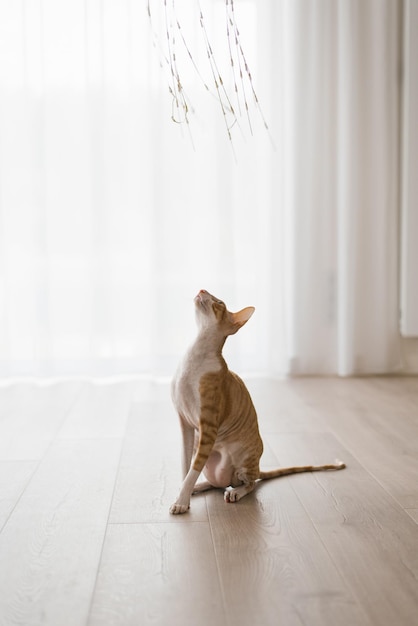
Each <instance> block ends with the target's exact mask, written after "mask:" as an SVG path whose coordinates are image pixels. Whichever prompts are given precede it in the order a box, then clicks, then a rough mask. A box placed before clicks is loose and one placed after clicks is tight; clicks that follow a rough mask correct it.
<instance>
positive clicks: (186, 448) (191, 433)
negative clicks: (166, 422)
mask: <svg viewBox="0 0 418 626" xmlns="http://www.w3.org/2000/svg"><path fill="white" fill-rule="evenodd" d="M180 426H181V434H182V443H183V450H182V470H183V479H184V478H186V476H187V473H188V471H189V469H190V466H191V464H192V458H193V449H194V441H195V429H194V428H193V427H192V426H189V425H188V424H187V423H186V422H185V420H184V418H183V417H182V416H181V415H180Z"/></svg>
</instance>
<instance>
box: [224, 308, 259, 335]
mask: <svg viewBox="0 0 418 626" xmlns="http://www.w3.org/2000/svg"><path fill="white" fill-rule="evenodd" d="M254 311H255V308H254V307H253V306H247V307H245V309H242V310H241V311H238V312H237V313H231V314H230V315H231V322H232V324H233V331H232V333H231V335H233V334H234V333H236V332H237V330H239V329H240V328H241V326H244V324H245V323H246V322H248V320H249V319H250V317H251V315H252V314H253V313H254Z"/></svg>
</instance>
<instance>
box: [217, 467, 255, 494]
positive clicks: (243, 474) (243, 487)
mask: <svg viewBox="0 0 418 626" xmlns="http://www.w3.org/2000/svg"><path fill="white" fill-rule="evenodd" d="M257 476H258V473H257V470H254V471H251V472H249V471H248V470H247V469H242V470H239V471H237V472H236V473H235V476H234V482H233V486H232V487H228V488H227V489H226V490H225V492H224V500H225V502H238V500H241V498H243V497H244V496H246V495H248V494H249V493H251V492H252V491H253V490H254V487H255V481H256V478H257Z"/></svg>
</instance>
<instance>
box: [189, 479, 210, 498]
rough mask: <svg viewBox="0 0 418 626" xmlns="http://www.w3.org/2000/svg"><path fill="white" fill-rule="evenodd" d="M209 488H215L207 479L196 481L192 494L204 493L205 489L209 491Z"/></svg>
mask: <svg viewBox="0 0 418 626" xmlns="http://www.w3.org/2000/svg"><path fill="white" fill-rule="evenodd" d="M209 489H215V487H214V486H213V485H211V483H210V482H209V481H207V480H205V481H202V482H201V483H196V485H195V486H194V488H193V493H192V495H193V496H194V495H195V494H196V493H202V492H203V491H209Z"/></svg>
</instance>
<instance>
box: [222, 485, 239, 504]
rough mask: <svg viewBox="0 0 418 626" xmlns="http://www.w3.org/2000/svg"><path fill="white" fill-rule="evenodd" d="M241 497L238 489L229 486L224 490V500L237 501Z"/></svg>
mask: <svg viewBox="0 0 418 626" xmlns="http://www.w3.org/2000/svg"><path fill="white" fill-rule="evenodd" d="M240 498H241V494H240V492H239V490H238V489H234V488H233V487H229V488H228V489H227V490H226V491H225V492H224V500H225V502H238V500H239V499H240Z"/></svg>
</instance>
